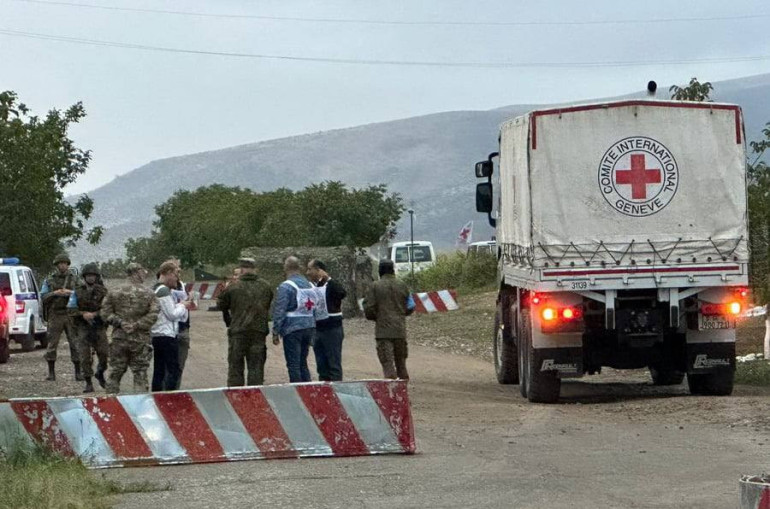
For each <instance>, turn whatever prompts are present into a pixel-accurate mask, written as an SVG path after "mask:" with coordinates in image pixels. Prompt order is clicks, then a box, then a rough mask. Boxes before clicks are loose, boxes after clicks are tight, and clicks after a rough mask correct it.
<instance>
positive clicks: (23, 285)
mask: <svg viewBox="0 0 770 509" xmlns="http://www.w3.org/2000/svg"><path fill="white" fill-rule="evenodd" d="M16 278H17V279H18V280H19V293H27V282H26V281H25V280H24V274H23V273H22V271H17V272H16Z"/></svg>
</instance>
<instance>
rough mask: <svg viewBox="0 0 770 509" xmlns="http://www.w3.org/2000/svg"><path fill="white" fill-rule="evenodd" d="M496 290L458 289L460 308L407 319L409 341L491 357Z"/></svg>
mask: <svg viewBox="0 0 770 509" xmlns="http://www.w3.org/2000/svg"><path fill="white" fill-rule="evenodd" d="M496 298H497V292H491V291H487V292H479V291H477V292H475V293H467V292H458V304H459V305H460V309H458V310H457V311H450V312H448V313H431V314H414V315H412V316H411V317H410V318H409V320H407V327H408V331H407V334H408V336H409V342H410V343H416V344H418V345H422V346H430V347H433V348H438V349H439V350H443V351H445V352H451V353H455V354H462V355H472V356H474V357H479V358H481V359H485V360H488V361H491V360H492V330H493V326H494V317H495V300H496Z"/></svg>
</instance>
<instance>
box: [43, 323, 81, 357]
mask: <svg viewBox="0 0 770 509" xmlns="http://www.w3.org/2000/svg"><path fill="white" fill-rule="evenodd" d="M62 332H63V333H65V334H66V335H67V342H68V343H69V345H70V357H71V358H72V362H73V363H75V364H77V363H78V362H80V361H79V356H78V350H77V344H76V340H77V334H76V331H75V324H74V323H73V322H72V318H71V317H70V316H69V315H55V314H51V315H50V316H49V317H48V332H47V333H46V334H47V335H48V346H47V347H46V348H47V349H46V351H45V355H44V356H43V357H44V358H45V360H47V361H55V360H56V351H57V350H58V349H59V339H60V338H61V335H62Z"/></svg>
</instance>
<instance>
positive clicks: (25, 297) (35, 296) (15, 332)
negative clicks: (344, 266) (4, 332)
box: [0, 258, 46, 352]
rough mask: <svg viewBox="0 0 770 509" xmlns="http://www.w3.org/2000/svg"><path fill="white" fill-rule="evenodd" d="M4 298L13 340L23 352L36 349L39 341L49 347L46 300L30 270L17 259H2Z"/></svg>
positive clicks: (0, 289)
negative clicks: (44, 313) (36, 342)
mask: <svg viewBox="0 0 770 509" xmlns="http://www.w3.org/2000/svg"><path fill="white" fill-rule="evenodd" d="M0 295H2V297H3V299H5V309H6V312H7V315H8V322H9V326H10V339H12V340H14V341H16V342H17V343H19V344H21V349H22V350H23V351H25V352H30V351H32V350H34V349H35V340H36V339H37V340H39V341H40V344H41V345H42V346H43V347H45V346H46V325H45V322H44V321H43V298H42V296H41V295H40V288H39V287H38V284H37V281H35V276H34V274H32V270H30V268H29V267H25V266H23V265H19V260H18V259H17V258H4V259H3V258H0Z"/></svg>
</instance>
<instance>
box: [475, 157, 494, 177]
mask: <svg viewBox="0 0 770 509" xmlns="http://www.w3.org/2000/svg"><path fill="white" fill-rule="evenodd" d="M493 169H494V167H493V166H492V161H479V162H478V163H476V176H477V177H478V178H489V177H491V176H492V171H493Z"/></svg>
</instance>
